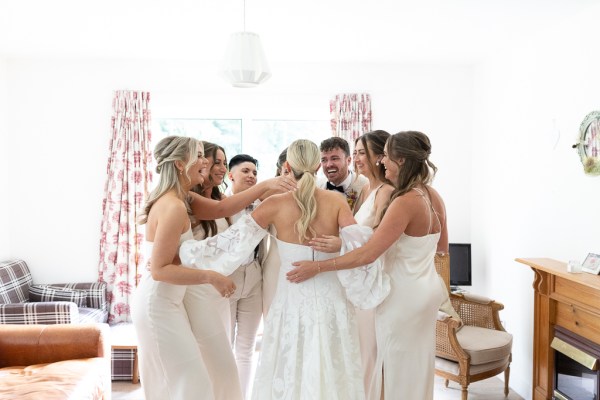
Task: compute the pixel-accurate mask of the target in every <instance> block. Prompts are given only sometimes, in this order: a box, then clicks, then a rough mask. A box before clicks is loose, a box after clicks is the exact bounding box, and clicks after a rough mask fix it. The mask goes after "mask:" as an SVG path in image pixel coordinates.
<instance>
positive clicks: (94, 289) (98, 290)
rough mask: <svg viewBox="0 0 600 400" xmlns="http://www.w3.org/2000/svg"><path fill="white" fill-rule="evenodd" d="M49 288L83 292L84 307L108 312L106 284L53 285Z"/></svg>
mask: <svg viewBox="0 0 600 400" xmlns="http://www.w3.org/2000/svg"><path fill="white" fill-rule="evenodd" d="M49 286H53V287H55V288H61V289H76V290H85V291H86V293H87V305H86V306H85V307H90V308H97V309H99V310H104V311H107V312H108V300H107V298H106V282H89V283H81V282H80V283H53V284H52V285H49Z"/></svg>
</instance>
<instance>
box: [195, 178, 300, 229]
mask: <svg viewBox="0 0 600 400" xmlns="http://www.w3.org/2000/svg"><path fill="white" fill-rule="evenodd" d="M294 189H296V182H294V181H293V180H292V179H290V178H288V177H287V176H280V177H277V178H271V179H267V180H266V181H262V182H261V183H258V184H256V185H254V186H252V187H251V188H248V189H246V190H244V191H243V192H240V193H236V194H234V195H232V196H229V197H225V198H223V199H222V200H213V199H209V198H207V197H204V196H200V195H199V194H197V193H194V192H190V195H191V197H192V202H191V205H190V206H191V208H192V213H193V214H194V216H195V217H196V218H198V219H200V220H211V219H218V218H224V217H230V216H232V215H234V214H236V213H237V212H239V211H241V210H242V209H244V207H246V206H248V205H249V204H250V203H252V202H253V201H254V200H256V199H258V198H259V197H261V196H263V195H264V194H266V193H276V192H278V193H285V192H288V191H290V190H294Z"/></svg>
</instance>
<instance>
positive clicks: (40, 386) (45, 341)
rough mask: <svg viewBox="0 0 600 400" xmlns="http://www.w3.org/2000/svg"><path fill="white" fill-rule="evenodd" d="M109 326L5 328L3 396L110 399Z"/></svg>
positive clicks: (0, 364) (0, 370)
mask: <svg viewBox="0 0 600 400" xmlns="http://www.w3.org/2000/svg"><path fill="white" fill-rule="evenodd" d="M109 335H110V330H109V327H108V325H107V324H60V325H0V354H1V356H0V398H2V399H22V400H29V399H55V400H59V399H60V400H63V399H73V400H75V399H76V400H80V399H105V400H109V399H110V398H111V381H110V340H109Z"/></svg>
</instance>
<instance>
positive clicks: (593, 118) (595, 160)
mask: <svg viewBox="0 0 600 400" xmlns="http://www.w3.org/2000/svg"><path fill="white" fill-rule="evenodd" d="M573 148H576V149H577V151H578V152H579V157H580V158H581V163H582V164H583V170H584V172H585V173H586V174H588V175H600V111H592V112H591V113H589V114H588V115H586V117H585V118H584V119H583V122H582V123H581V125H580V126H579V141H578V142H577V143H575V144H574V145H573Z"/></svg>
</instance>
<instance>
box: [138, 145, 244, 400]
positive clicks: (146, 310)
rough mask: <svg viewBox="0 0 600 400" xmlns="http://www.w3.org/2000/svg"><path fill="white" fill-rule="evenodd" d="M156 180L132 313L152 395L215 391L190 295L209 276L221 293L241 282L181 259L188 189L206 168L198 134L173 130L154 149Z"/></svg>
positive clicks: (177, 396)
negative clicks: (146, 259)
mask: <svg viewBox="0 0 600 400" xmlns="http://www.w3.org/2000/svg"><path fill="white" fill-rule="evenodd" d="M154 157H155V159H156V163H157V166H156V172H157V173H158V174H159V175H160V180H159V182H158V185H157V187H156V188H155V189H154V190H153V191H152V193H150V196H149V198H148V201H147V202H146V206H145V208H144V211H143V214H142V219H141V221H140V223H141V224H145V225H146V240H147V241H146V242H145V246H146V249H147V253H148V254H151V255H150V259H151V260H152V262H151V263H150V265H149V267H148V270H146V271H142V278H141V280H140V283H139V285H138V287H137V289H136V291H135V293H134V299H133V303H132V319H133V324H134V327H135V330H136V333H137V337H138V354H139V358H140V363H139V365H140V375H141V380H142V388H143V390H144V395H145V398H146V399H148V400H151V399H160V400H164V399H177V400H178V399H191V398H203V399H213V396H212V392H211V390H210V387H211V382H210V378H209V375H208V372H207V370H206V367H205V365H204V362H203V357H202V355H201V354H200V350H199V348H198V345H197V343H196V340H195V337H194V334H193V333H192V329H191V327H190V324H189V322H188V314H187V312H186V309H185V308H184V306H183V298H184V295H185V293H186V290H187V288H188V285H189V287H194V286H198V285H202V284H206V283H208V284H210V285H207V286H210V287H211V288H213V290H215V293H217V295H219V296H227V295H229V294H230V293H232V292H233V291H234V290H235V285H234V284H233V282H232V281H231V279H229V278H226V277H224V276H222V275H220V274H218V273H216V272H213V271H208V270H200V269H191V268H187V267H183V266H181V265H178V263H177V262H176V259H177V252H178V248H179V244H180V243H181V242H182V241H183V240H186V239H190V238H192V230H191V226H190V220H189V216H188V212H189V210H188V208H187V205H186V201H185V199H186V197H187V193H188V191H189V190H190V189H191V188H192V186H194V185H197V184H199V183H202V181H203V179H204V177H203V176H202V173H201V172H202V171H203V170H204V169H205V168H206V159H205V158H204V156H203V147H202V144H201V143H199V142H198V141H197V140H196V139H193V138H184V137H176V136H169V137H167V138H165V139H163V140H161V141H160V142H159V143H158V144H157V145H156V147H155V149H154Z"/></svg>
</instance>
